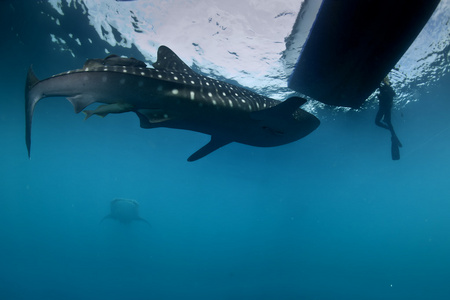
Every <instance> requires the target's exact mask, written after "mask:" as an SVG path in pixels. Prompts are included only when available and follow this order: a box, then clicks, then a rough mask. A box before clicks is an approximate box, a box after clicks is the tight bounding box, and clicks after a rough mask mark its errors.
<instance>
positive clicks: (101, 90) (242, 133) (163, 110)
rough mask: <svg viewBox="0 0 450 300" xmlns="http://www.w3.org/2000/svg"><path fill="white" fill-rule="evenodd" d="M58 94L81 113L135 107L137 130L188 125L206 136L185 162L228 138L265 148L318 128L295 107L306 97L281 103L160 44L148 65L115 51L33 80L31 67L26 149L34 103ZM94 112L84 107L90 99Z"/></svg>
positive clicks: (188, 128)
mask: <svg viewBox="0 0 450 300" xmlns="http://www.w3.org/2000/svg"><path fill="white" fill-rule="evenodd" d="M50 96H64V97H67V99H68V100H69V101H70V102H71V103H72V104H73V106H74V108H75V111H76V112H80V111H83V110H84V111H83V112H84V113H85V114H86V118H88V117H90V116H91V115H93V114H96V115H100V116H106V115H108V114H110V113H123V112H134V113H136V114H137V116H138V117H139V119H140V123H141V127H143V128H155V127H169V128H178V129H187V130H193V131H198V132H202V133H205V134H209V135H211V141H210V142H209V143H208V144H207V145H205V146H204V147H203V148H201V149H200V150H199V151H197V152H196V153H194V154H193V155H192V156H191V157H190V158H189V159H188V160H189V161H193V160H197V159H199V158H201V157H203V156H205V155H207V154H209V153H211V152H213V151H214V150H216V149H218V148H220V147H222V146H224V145H226V144H228V143H230V142H233V141H235V142H239V143H243V144H248V145H253V146H260V147H268V146H278V145H283V144H286V143H290V142H292V141H295V140H298V139H299V138H302V137H304V136H306V135H307V134H309V133H310V132H312V131H313V130H314V129H315V128H317V126H318V125H319V121H318V120H317V118H315V117H314V116H313V115H311V114H309V113H307V112H305V111H303V110H302V109H300V108H299V106H300V105H302V104H303V103H305V101H306V100H304V99H301V98H298V97H293V98H290V99H288V100H286V101H284V102H281V101H278V100H274V99H271V98H267V97H264V96H261V95H258V94H256V93H254V92H251V91H249V90H246V89H244V88H241V87H238V86H235V85H232V84H229V83H226V82H223V81H219V80H215V79H212V78H209V77H206V76H202V75H200V74H197V73H195V72H194V71H193V70H191V69H190V68H189V67H188V66H187V65H186V64H185V63H184V62H183V61H181V60H180V59H179V58H178V56H177V55H176V54H175V53H173V52H172V51H171V50H170V49H169V48H167V47H165V46H161V47H160V48H159V50H158V60H157V62H156V63H154V64H153V68H148V67H147V66H146V64H145V63H143V62H141V61H139V60H136V59H133V58H122V57H118V56H115V55H111V56H108V57H107V58H105V59H90V60H88V61H86V63H85V64H84V66H83V68H81V69H77V70H73V71H68V72H65V73H61V74H58V75H54V76H52V77H50V78H48V79H44V80H42V81H39V80H38V79H37V78H36V77H35V76H34V73H33V72H32V71H31V69H30V71H29V74H28V77H27V85H26V119H27V121H26V122H27V123H26V125H27V127H26V128H27V133H26V137H27V147H28V150H30V145H31V119H32V114H33V111H34V106H35V105H36V103H37V102H38V101H39V100H40V99H42V98H44V97H50ZM94 102H98V103H104V104H105V105H100V106H99V107H97V108H96V109H95V110H85V108H86V107H87V106H88V105H90V104H92V103H94Z"/></svg>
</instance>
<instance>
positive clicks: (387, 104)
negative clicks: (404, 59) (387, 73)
mask: <svg viewBox="0 0 450 300" xmlns="http://www.w3.org/2000/svg"><path fill="white" fill-rule="evenodd" d="M379 89H380V93H379V94H378V100H379V109H378V113H377V116H376V117H375V124H376V125H377V126H380V127H382V128H384V129H387V130H389V131H390V132H391V142H392V144H391V154H392V159H393V160H399V159H400V150H399V147H402V143H400V141H399V139H398V137H397V135H396V134H395V131H394V128H393V127H392V123H391V109H392V105H393V100H394V97H395V95H396V94H395V92H394V89H393V88H392V87H391V85H390V84H389V79H388V78H387V77H386V78H384V80H383V82H382V83H381V85H380V88H379Z"/></svg>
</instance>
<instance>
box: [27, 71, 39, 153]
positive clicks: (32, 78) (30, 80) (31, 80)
mask: <svg viewBox="0 0 450 300" xmlns="http://www.w3.org/2000/svg"><path fill="white" fill-rule="evenodd" d="M38 82H39V79H38V78H37V77H36V75H34V72H33V68H32V67H31V66H30V68H29V69H28V74H27V81H26V83H25V143H26V144H27V150H28V158H30V148H31V123H32V119H33V112H34V107H35V106H36V103H37V102H38V101H39V100H40V98H37V97H35V98H33V99H30V90H31V88H32V87H33V86H35V85H36V84H37V83H38Z"/></svg>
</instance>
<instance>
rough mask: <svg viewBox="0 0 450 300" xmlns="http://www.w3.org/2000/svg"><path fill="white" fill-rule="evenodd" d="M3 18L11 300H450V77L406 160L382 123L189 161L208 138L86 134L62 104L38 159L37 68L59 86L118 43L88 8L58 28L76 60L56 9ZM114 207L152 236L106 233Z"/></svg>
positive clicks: (114, 131) (419, 104) (322, 130)
mask: <svg viewBox="0 0 450 300" xmlns="http://www.w3.org/2000/svg"><path fill="white" fill-rule="evenodd" d="M0 8H1V14H2V19H3V20H5V21H6V23H5V24H8V25H4V26H2V29H1V30H2V39H3V41H2V43H1V44H0V51H1V57H2V68H1V70H0V91H1V93H2V97H1V100H0V140H1V145H2V147H1V149H0V154H1V156H0V179H1V181H0V299H8V300H9V299H11V300H16V299H37V300H40V299H46V300H47V299H109V300H114V299H286V300H287V299H409V300H412V299H450V285H449V284H448V282H449V278H450V256H449V253H450V230H449V229H450V188H449V187H450V176H449V175H450V171H449V170H450V157H449V155H450V118H449V111H450V102H449V100H448V95H450V76H449V74H438V75H439V76H440V77H439V80H438V81H437V82H436V84H434V85H433V86H431V87H430V88H429V89H428V90H427V93H423V94H422V95H420V97H419V101H416V102H412V103H409V104H408V105H405V106H403V107H401V108H400V109H396V110H394V112H393V123H394V126H395V128H396V131H397V134H398V136H399V138H400V140H401V141H402V143H403V148H402V149H401V155H402V157H401V160H399V161H392V160H391V158H390V136H389V134H388V133H387V131H385V130H383V129H380V128H378V127H376V126H375V125H374V116H375V114H376V107H369V108H366V109H364V110H360V111H347V112H345V111H335V110H331V109H328V110H327V109H324V110H321V111H320V114H319V115H318V117H319V118H320V119H321V121H322V123H321V126H320V127H319V128H318V129H317V130H316V131H315V132H313V133H312V134H311V135H309V136H307V137H306V138H304V139H302V140H300V141H298V142H295V143H292V144H288V145H285V146H281V147H275V148H255V147H250V146H245V145H241V144H237V143H234V144H230V145H228V146H226V147H224V148H223V149H220V150H218V151H217V152H215V153H213V154H211V155H210V156H208V157H205V158H203V159H201V160H199V161H197V162H195V163H188V162H187V161H186V159H187V157H188V156H189V155H191V154H192V153H193V152H195V151H196V150H197V149H198V148H200V147H201V146H203V145H204V144H205V143H207V141H208V140H209V137H207V136H205V135H203V134H200V133H195V132H188V131H180V130H171V129H165V128H160V129H151V130H144V129H141V128H140V127H139V120H138V119H137V118H136V117H135V116H134V115H132V114H121V115H114V116H108V117H107V118H104V119H102V118H94V117H93V118H90V119H89V120H87V121H83V117H84V116H82V115H81V114H74V112H73V107H72V106H71V105H70V103H69V102H67V101H66V100H64V99H63V98H48V99H45V100H44V101H42V102H40V103H39V104H38V105H37V106H36V111H35V114H34V120H33V132H32V141H33V145H32V151H31V152H32V153H31V160H29V159H28V157H27V151H26V147H25V136H24V131H25V129H24V124H25V116H24V85H25V77H26V73H27V70H28V67H29V66H30V65H31V64H33V67H34V69H35V70H36V73H37V75H38V77H40V78H45V77H48V76H51V75H53V74H56V73H59V72H62V71H66V70H70V69H75V68H79V67H80V66H81V65H82V64H83V62H84V60H85V59H86V57H100V56H104V54H105V53H104V51H103V48H104V47H106V46H107V44H106V42H104V41H102V40H100V39H99V38H97V40H95V39H94V36H95V34H94V33H92V30H93V29H92V28H90V27H89V24H88V22H85V23H83V22H81V21H80V20H81V18H82V14H81V13H78V14H77V13H76V12H75V10H74V12H73V14H72V15H70V14H67V15H65V21H66V27H64V28H63V27H61V28H60V30H68V29H67V26H69V25H67V24H72V26H74V27H76V28H75V29H73V30H76V31H77V32H78V33H79V34H82V33H84V34H86V36H89V37H90V38H92V39H94V40H93V43H92V45H91V46H89V47H85V48H83V47H77V48H75V46H73V49H76V52H75V54H76V55H75V57H74V56H72V55H71V54H70V53H69V52H67V51H61V50H60V49H59V48H58V47H55V44H54V43H53V42H52V41H51V39H50V38H49V32H50V31H51V32H54V31H55V30H56V29H55V27H54V26H53V23H50V21H49V18H48V16H47V15H46V13H47V12H50V10H51V8H50V7H49V6H48V5H47V4H46V3H45V2H42V1H36V2H35V1H4V2H2V3H1V5H0ZM47 9H48V11H46V10H47ZM41 11H43V12H44V13H41ZM67 46H68V47H69V48H70V47H72V45H71V44H68V45H67ZM99 49H100V50H99ZM110 49H112V50H115V51H120V52H121V53H118V54H122V55H128V56H135V57H137V58H139V59H142V57H139V52H137V51H136V49H135V48H133V47H132V48H120V47H117V48H111V47H110ZM155 49H156V48H155ZM438 75H436V76H438ZM114 198H130V199H135V200H137V201H138V202H139V203H140V215H141V216H142V217H143V218H145V219H147V220H148V221H149V222H150V223H151V227H150V228H149V227H148V226H147V225H146V224H145V223H139V222H135V223H132V224H129V225H124V224H121V223H118V222H114V221H113V220H105V221H104V222H102V223H100V220H101V219H102V218H103V217H104V216H105V215H107V214H108V213H109V203H110V201H111V200H113V199H114Z"/></svg>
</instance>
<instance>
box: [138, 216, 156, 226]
mask: <svg viewBox="0 0 450 300" xmlns="http://www.w3.org/2000/svg"><path fill="white" fill-rule="evenodd" d="M137 220H138V221H141V222H144V223H146V224H147V225H148V226H149V227H152V226H151V225H150V223H149V222H148V221H147V220H146V219H144V218H139V219H137Z"/></svg>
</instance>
